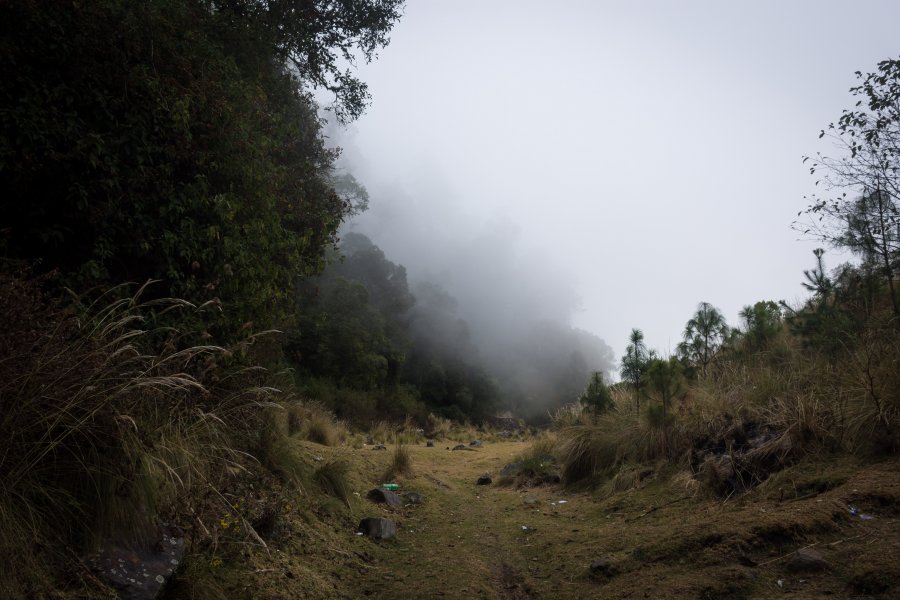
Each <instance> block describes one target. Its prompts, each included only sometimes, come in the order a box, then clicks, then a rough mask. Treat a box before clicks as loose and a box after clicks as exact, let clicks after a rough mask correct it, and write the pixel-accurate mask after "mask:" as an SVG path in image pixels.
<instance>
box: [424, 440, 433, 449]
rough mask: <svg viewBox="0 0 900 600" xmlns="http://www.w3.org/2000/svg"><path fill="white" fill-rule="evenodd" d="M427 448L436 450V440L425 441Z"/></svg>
mask: <svg viewBox="0 0 900 600" xmlns="http://www.w3.org/2000/svg"><path fill="white" fill-rule="evenodd" d="M425 446H426V447H428V448H434V440H425Z"/></svg>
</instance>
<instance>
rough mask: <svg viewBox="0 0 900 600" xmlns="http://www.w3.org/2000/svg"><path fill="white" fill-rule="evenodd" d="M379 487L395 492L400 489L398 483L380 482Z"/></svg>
mask: <svg viewBox="0 0 900 600" xmlns="http://www.w3.org/2000/svg"><path fill="white" fill-rule="evenodd" d="M381 488H382V489H385V490H390V491H392V492H396V491H397V490H399V489H400V484H399V483H382V484H381Z"/></svg>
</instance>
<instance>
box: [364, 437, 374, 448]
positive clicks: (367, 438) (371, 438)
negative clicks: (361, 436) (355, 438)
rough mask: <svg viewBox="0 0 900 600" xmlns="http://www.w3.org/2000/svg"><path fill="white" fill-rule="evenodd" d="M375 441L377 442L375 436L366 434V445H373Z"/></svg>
mask: <svg viewBox="0 0 900 600" xmlns="http://www.w3.org/2000/svg"><path fill="white" fill-rule="evenodd" d="M374 443H375V438H373V437H372V436H371V435H367V436H366V445H368V446H371V445H373V444H374Z"/></svg>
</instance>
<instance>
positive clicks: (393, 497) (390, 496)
mask: <svg viewBox="0 0 900 600" xmlns="http://www.w3.org/2000/svg"><path fill="white" fill-rule="evenodd" d="M366 498H368V499H369V500H371V501H372V502H376V503H378V504H387V505H388V506H390V507H392V508H400V507H401V506H403V499H402V498H400V496H399V495H398V494H396V493H394V492H392V491H391V490H385V489H382V488H374V489H372V490H369V493H368V494H366Z"/></svg>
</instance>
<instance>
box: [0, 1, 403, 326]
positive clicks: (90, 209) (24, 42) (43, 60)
mask: <svg viewBox="0 0 900 600" xmlns="http://www.w3.org/2000/svg"><path fill="white" fill-rule="evenodd" d="M399 5H400V3H399V2H398V1H396V0H394V1H391V0H384V1H376V0H371V1H366V0H356V1H350V0H344V1H340V2H334V1H325V0H315V1H313V0H309V1H300V0H293V1H290V0H280V1H279V0H226V1H224V2H219V1H216V2H212V1H208V0H146V1H142V2H131V1H126V0H96V1H92V2H87V3H78V2H12V3H9V2H7V3H0V39H2V40H3V52H0V197H2V198H3V201H2V202H0V232H2V235H0V251H2V252H3V254H4V255H5V256H7V257H9V258H15V259H23V260H27V261H29V262H30V263H32V264H33V265H35V270H36V271H38V272H49V271H54V270H56V271H59V272H60V273H62V274H63V275H62V277H63V281H62V283H63V284H64V285H67V286H69V287H73V288H76V289H87V288H92V287H94V286H102V287H109V286H110V285H111V284H118V283H121V282H124V281H133V282H139V283H143V282H144V281H147V280H148V279H155V280H161V282H160V283H158V284H157V285H155V286H154V287H152V288H151V289H150V292H151V293H154V292H155V293H156V294H157V295H159V296H170V297H178V298H184V299H186V300H189V301H191V302H194V303H197V304H202V303H209V305H215V306H222V307H223V308H224V310H223V311H209V312H208V313H207V320H206V322H204V324H203V326H204V327H211V328H212V329H213V331H212V333H213V334H214V335H215V336H216V338H217V340H218V341H220V342H222V343H227V342H228V341H229V340H230V339H232V338H234V337H239V336H240V335H241V334H240V332H242V331H243V332H246V331H252V330H257V331H258V330H260V329H266V328H268V327H272V326H276V325H281V324H282V322H283V321H284V320H285V319H286V318H288V315H289V313H290V312H291V311H290V309H291V296H292V291H293V288H294V285H295V283H296V281H297V279H298V278H300V277H303V276H308V275H310V274H314V273H316V272H318V271H319V270H321V268H322V267H323V265H324V260H323V259H324V251H325V249H326V248H327V247H329V246H330V245H331V244H332V243H334V241H335V240H336V234H337V229H338V227H339V226H340V224H341V223H342V221H343V220H344V219H345V218H346V216H347V215H348V214H349V213H350V212H351V211H352V210H354V209H355V208H358V207H360V205H361V203H362V201H364V199H365V198H364V196H361V195H360V194H361V193H360V191H359V190H353V189H351V187H352V186H351V185H350V182H347V181H345V180H343V179H341V178H339V177H338V178H336V177H335V176H334V175H333V173H334V170H333V167H334V160H335V158H336V151H334V150H331V149H329V148H327V146H326V145H325V141H324V139H323V137H322V129H321V127H322V125H321V120H320V118H319V115H318V111H317V108H318V107H317V106H316V104H315V102H314V101H313V99H312V97H311V95H310V93H309V91H308V89H309V88H310V87H311V86H314V85H318V84H320V83H321V82H323V81H326V80H327V79H328V78H329V77H331V76H332V75H334V73H335V69H336V68H337V67H336V65H337V64H338V63H337V62H336V58H335V57H336V56H340V55H342V54H343V53H346V52H349V51H350V50H351V49H352V48H357V49H358V50H359V51H360V52H361V53H362V55H363V57H365V58H366V59H368V58H370V57H372V56H374V54H373V53H374V52H375V50H376V49H377V48H379V47H381V46H383V45H384V44H386V43H387V34H388V32H389V31H390V28H391V26H392V24H393V20H395V18H396V16H398V14H399V13H398V12H397V11H398V10H399ZM351 79H352V78H351ZM351 79H347V78H344V79H340V80H339V81H338V83H337V85H339V86H341V85H343V86H345V88H346V89H347V90H349V91H347V92H344V91H341V89H342V88H335V90H336V92H335V93H337V94H338V95H339V96H341V97H343V98H345V100H346V101H347V103H348V104H347V108H346V109H345V111H346V113H347V114H348V115H351V116H352V115H355V114H358V112H359V111H360V110H361V109H362V108H361V107H362V104H361V103H360V102H361V100H360V99H359V98H360V97H359V96H358V94H356V95H354V94H355V93H356V92H353V90H356V91H357V92H358V91H359V90H360V89H361V88H360V85H359V84H357V83H353V81H351ZM329 85H331V84H329ZM362 89H363V91H364V88H362ZM336 187H337V188H339V190H341V191H340V192H339V191H336ZM354 202H355V203H356V205H355V206H354V204H353V203H354ZM248 323H252V326H245V325H247V324H248Z"/></svg>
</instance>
